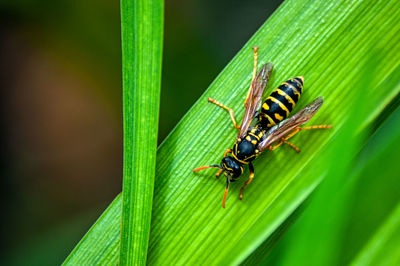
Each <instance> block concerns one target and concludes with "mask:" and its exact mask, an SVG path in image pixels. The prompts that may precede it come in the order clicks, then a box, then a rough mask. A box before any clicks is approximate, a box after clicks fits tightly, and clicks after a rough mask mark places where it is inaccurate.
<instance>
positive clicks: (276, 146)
mask: <svg viewBox="0 0 400 266" xmlns="http://www.w3.org/2000/svg"><path fill="white" fill-rule="evenodd" d="M329 128H332V125H318V126H310V127H298V128H296V129H295V130H293V131H292V132H291V133H290V134H289V135H287V136H286V137H284V138H282V139H281V141H279V142H278V143H277V144H276V145H275V146H271V145H270V146H269V147H268V148H269V149H270V150H271V151H273V150H275V149H276V148H278V147H279V146H280V145H281V144H282V143H285V144H287V145H289V146H290V147H292V148H293V149H295V150H296V151H297V152H300V149H299V148H298V147H297V146H296V145H294V144H293V143H290V142H288V141H287V140H288V139H290V138H292V137H293V136H294V135H296V134H297V133H299V132H300V131H301V130H309V129H329Z"/></svg>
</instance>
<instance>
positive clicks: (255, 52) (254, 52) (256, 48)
mask: <svg viewBox="0 0 400 266" xmlns="http://www.w3.org/2000/svg"><path fill="white" fill-rule="evenodd" d="M257 51H258V47H257V46H254V47H253V54H254V66H253V78H252V79H251V83H250V87H249V91H248V92H247V97H246V101H245V102H244V107H245V108H246V107H247V101H248V100H249V97H250V91H251V85H252V83H253V80H254V79H255V77H256V73H257V61H258V54H257Z"/></svg>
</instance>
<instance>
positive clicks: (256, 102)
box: [193, 47, 332, 208]
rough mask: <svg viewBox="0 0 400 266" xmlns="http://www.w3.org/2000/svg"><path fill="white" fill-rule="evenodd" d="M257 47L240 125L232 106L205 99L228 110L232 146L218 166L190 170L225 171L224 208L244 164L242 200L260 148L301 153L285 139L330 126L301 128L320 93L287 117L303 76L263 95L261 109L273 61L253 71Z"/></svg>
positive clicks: (315, 108)
mask: <svg viewBox="0 0 400 266" xmlns="http://www.w3.org/2000/svg"><path fill="white" fill-rule="evenodd" d="M257 50H258V48H257V47H253V53H254V67H253V79H252V82H251V85H250V88H249V91H248V93H247V98H246V100H245V103H244V106H245V111H244V115H243V119H242V123H241V125H240V126H239V125H237V124H236V120H235V117H234V114H233V110H232V109H231V108H229V107H227V106H225V105H223V104H222V103H220V102H218V101H216V100H214V99H212V98H208V101H209V102H211V103H213V104H216V105H218V106H219V107H222V108H224V109H225V110H227V111H228V112H229V114H230V117H231V120H232V122H233V125H234V127H235V128H236V129H238V130H239V133H238V135H237V137H236V141H235V144H234V145H233V148H232V149H227V150H226V151H225V153H224V157H223V159H222V161H221V164H220V165H218V164H215V165H207V166H203V167H199V168H196V169H194V170H193V172H197V171H200V170H204V169H207V168H210V167H214V168H219V169H220V170H219V171H218V173H217V174H216V176H217V177H219V176H220V175H221V173H222V172H223V173H224V174H225V176H226V188H225V193H224V196H223V199H222V207H223V208H225V201H226V196H227V195H228V190H229V184H230V182H234V181H237V180H238V179H239V178H240V176H241V175H242V174H243V171H244V169H243V167H244V166H245V165H248V167H249V172H250V174H249V179H248V180H246V181H245V182H244V184H243V186H242V187H241V189H240V194H239V199H240V200H242V199H243V191H244V189H245V188H246V186H247V185H248V184H249V183H250V182H251V181H252V180H253V178H254V167H253V164H252V161H253V160H254V159H255V158H257V157H258V156H259V155H260V154H261V153H262V152H263V151H265V150H266V149H269V150H271V151H273V150H275V149H276V148H278V147H279V146H280V145H281V144H287V145H289V146H290V147H291V148H293V149H294V150H296V151H297V152H300V149H299V148H298V147H297V146H296V145H294V144H293V143H291V142H289V141H288V140H289V139H290V138H292V137H293V136H294V135H296V134H297V133H298V132H300V131H302V130H309V129H326V128H332V126H331V125H318V126H309V127H300V126H301V125H303V124H304V123H306V122H307V121H308V120H310V119H311V118H312V117H313V116H314V114H315V113H316V112H317V111H318V110H319V108H320V107H321V106H322V103H323V97H322V96H320V97H318V98H316V99H315V100H314V101H312V102H311V103H309V104H308V105H307V106H305V107H304V108H303V109H301V110H300V111H299V112H297V113H296V114H294V115H293V116H291V117H289V114H290V112H291V111H292V110H293V108H294V107H295V105H296V103H297V102H298V101H299V99H300V96H301V94H302V92H303V84H304V77H302V76H299V77H295V78H292V79H289V80H287V81H285V82H284V83H282V84H281V85H280V86H279V87H278V88H276V89H275V90H274V91H273V92H272V93H271V95H270V96H269V97H267V98H266V100H265V101H264V102H263V104H262V105H261V108H260V103H261V99H262V96H263V93H264V89H265V87H266V85H267V82H268V80H269V78H270V75H271V73H272V70H273V64H272V63H266V64H264V65H263V66H262V67H261V69H260V71H259V72H258V73H257V74H256V72H257V61H258V60H257ZM258 109H259V111H258ZM288 117H289V118H288ZM228 154H231V156H228Z"/></svg>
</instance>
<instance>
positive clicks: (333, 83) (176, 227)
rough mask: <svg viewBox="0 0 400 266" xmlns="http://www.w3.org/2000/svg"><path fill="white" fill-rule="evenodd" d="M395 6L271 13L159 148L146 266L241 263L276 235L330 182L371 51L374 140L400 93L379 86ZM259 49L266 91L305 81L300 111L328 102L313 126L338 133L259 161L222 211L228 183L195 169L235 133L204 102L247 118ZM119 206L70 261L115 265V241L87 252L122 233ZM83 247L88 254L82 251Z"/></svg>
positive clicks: (321, 6) (393, 42) (295, 4)
mask: <svg viewBox="0 0 400 266" xmlns="http://www.w3.org/2000/svg"><path fill="white" fill-rule="evenodd" d="M399 7H400V4H399V3H398V2H397V1H390V2H388V1H329V2H326V1H317V0H308V1H300V0H292V1H287V2H285V3H284V4H283V5H282V6H281V7H280V8H279V9H278V10H277V11H276V12H275V13H274V14H273V16H272V17H271V18H270V19H269V20H268V21H267V22H266V23H265V24H264V25H263V26H262V27H261V28H260V29H259V31H258V32H257V33H256V34H255V35H254V36H253V37H252V38H251V39H250V40H249V42H248V43H247V44H246V45H245V46H244V47H243V49H242V50H241V51H240V52H239V53H238V54H237V55H236V56H235V58H234V59H233V60H232V61H231V62H230V63H229V64H228V66H227V67H226V68H225V69H224V70H223V71H222V72H221V74H220V75H219V76H218V77H217V78H216V80H215V81H214V82H213V83H212V84H211V85H210V87H209V89H208V90H207V92H206V93H205V94H204V95H203V96H202V97H201V98H200V99H199V101H198V102H197V103H196V104H195V105H194V106H193V107H192V108H191V110H190V111H189V112H188V113H187V114H186V116H185V117H184V118H183V119H182V121H181V122H180V123H179V124H178V125H177V126H176V128H175V129H174V130H173V132H172V133H171V134H170V135H169V136H168V137H167V138H166V140H165V141H164V142H163V143H162V145H161V146H160V147H159V149H158V152H157V167H156V180H155V193H154V204H153V214H152V222H151V235H150V246H149V254H148V263H149V264H163V265H165V264H194V263H202V264H237V263H240V262H241V261H243V260H244V259H245V258H246V257H247V256H248V255H249V254H251V253H252V252H253V251H254V250H255V249H256V248H257V247H258V246H259V245H261V244H262V243H263V242H264V241H265V240H266V239H267V238H268V237H269V236H271V235H272V234H273V233H274V232H275V231H276V230H277V228H279V227H280V226H281V225H282V223H283V222H284V221H285V220H286V219H287V218H288V217H289V216H290V215H291V214H292V213H293V212H294V211H295V210H296V208H297V207H298V206H299V205H300V204H302V203H303V201H304V200H305V199H306V198H307V197H308V196H309V195H310V193H311V192H312V191H313V190H314V188H315V187H316V186H317V185H318V184H319V183H320V181H321V180H322V178H323V176H324V175H325V173H326V165H325V161H324V159H323V156H322V155H323V154H324V153H325V151H326V150H327V149H330V148H332V147H333V146H334V145H335V140H336V138H337V136H338V133H339V132H340V131H341V129H342V128H343V125H344V121H345V119H346V118H347V117H348V115H349V110H351V109H352V108H353V107H352V106H353V105H357V104H358V103H357V102H355V99H356V98H357V97H355V96H356V95H357V94H360V93H365V91H364V90H361V89H360V87H359V86H356V85H357V82H358V80H359V77H360V75H362V73H361V72H362V71H361V69H362V66H363V65H364V64H365V61H366V59H367V58H368V55H369V54H370V53H371V51H372V48H376V49H379V50H380V52H381V54H383V56H382V58H381V60H380V61H379V62H377V63H376V69H377V71H376V73H375V77H374V79H373V80H371V84H369V88H370V91H369V92H368V97H369V98H370V101H371V103H373V105H372V106H368V107H369V108H367V109H366V113H365V114H363V117H368V121H367V122H366V123H365V124H363V125H362V126H358V127H357V130H358V131H361V130H364V131H363V132H366V133H368V132H367V130H368V129H369V128H370V127H368V126H369V125H370V124H372V123H376V124H375V125H378V126H379V123H380V122H379V121H377V120H376V119H377V117H379V115H380V113H381V112H382V110H385V107H386V106H387V105H388V104H389V103H390V102H392V101H393V99H394V98H395V96H396V95H397V94H398V93H399V88H390V89H388V88H385V90H380V86H379V84H381V83H382V82H384V81H385V80H386V79H387V78H388V77H389V76H390V75H391V74H393V73H394V72H395V71H398V70H399V69H397V67H398V65H399V62H400V60H399V59H400V54H399V53H398V52H397V51H398V50H399V43H400V42H399V36H398V28H397V24H396V23H397V21H398V10H399ZM254 45H257V46H259V47H260V49H259V65H261V64H263V63H266V62H273V63H274V64H275V70H274V73H273V75H272V78H271V81H270V84H269V85H268V86H267V89H266V91H267V93H270V91H271V90H272V89H273V88H275V87H277V86H278V85H279V84H280V83H281V82H283V81H285V80H286V79H288V78H291V77H294V76H299V75H303V76H304V77H305V88H304V94H303V96H302V99H301V100H300V102H299V104H298V106H297V107H296V108H295V110H294V112H296V111H297V110H299V109H300V108H301V107H303V106H304V105H306V104H307V103H308V102H310V101H311V100H313V99H314V98H316V97H317V96H320V95H322V96H324V97H325V103H324V105H323V106H322V108H321V109H320V111H319V112H318V113H317V114H316V116H315V117H314V118H313V119H312V120H311V121H310V123H308V124H309V125H313V124H333V125H334V129H333V130H329V131H315V132H302V133H301V134H299V135H298V136H296V137H295V138H294V139H293V142H294V143H295V144H296V145H298V146H299V147H300V148H301V149H302V152H301V153H300V154H296V153H295V152H294V151H293V150H292V149H291V148H289V147H285V146H283V147H281V148H279V149H278V150H276V151H274V152H266V153H265V154H264V155H262V156H260V157H259V158H258V159H257V160H256V161H255V165H254V166H255V179H254V181H253V182H252V183H251V184H250V185H249V186H248V188H247V189H246V191H245V194H244V199H243V201H239V200H238V194H239V189H240V187H241V183H242V182H243V181H244V179H246V178H247V176H248V172H247V171H246V172H245V174H244V177H243V178H242V181H239V182H238V183H239V184H237V183H233V184H232V186H231V190H230V194H229V195H228V199H227V209H222V207H221V200H222V195H223V191H224V187H225V181H224V180H215V178H214V177H213V175H214V174H215V171H213V170H212V169H209V170H205V171H204V172H199V174H193V173H192V172H191V170H192V169H194V168H196V167H199V166H202V165H207V164H212V163H219V162H220V160H221V158H222V155H223V152H224V151H225V150H226V149H227V148H230V147H232V144H233V142H234V139H235V136H236V134H237V133H236V131H235V129H234V128H233V127H232V124H231V122H230V119H229V116H228V114H227V112H226V111H224V110H221V108H219V107H217V106H215V105H212V104H210V103H207V97H213V98H214V99H216V100H218V101H220V102H222V103H224V104H225V105H227V106H229V107H232V108H233V109H234V110H235V114H236V116H237V119H238V120H240V119H241V117H242V115H241V113H243V101H244V99H245V96H246V93H247V88H248V86H249V83H250V81H251V74H252V73H251V70H252V55H251V47H252V46H254ZM364 78H365V79H368V78H369V77H364ZM360 145H361V144H360ZM355 150H357V149H355ZM119 200H120V199H119V198H117V199H116V201H117V202H118V201H119ZM114 208H116V207H115V206H111V207H109V208H108V209H107V211H106V213H105V214H104V215H103V216H102V217H100V218H99V220H98V222H97V224H96V225H94V227H93V228H92V229H91V231H90V232H89V233H88V234H87V235H86V236H85V238H84V239H83V240H82V241H81V243H80V244H79V246H78V247H77V248H76V249H75V250H74V251H73V252H72V253H71V255H70V259H71V261H72V259H76V261H79V260H80V259H82V260H85V261H91V262H96V261H98V260H100V259H103V258H107V259H105V260H103V262H105V261H107V262H110V263H111V262H115V256H118V255H117V252H118V251H117V249H116V246H117V245H116V244H115V243H114V241H118V239H113V240H109V241H104V242H98V243H97V244H96V245H92V246H90V244H91V243H93V241H95V239H96V238H99V237H100V236H99V235H98V234H99V233H100V232H102V234H106V233H108V234H112V235H114V234H117V232H118V231H119V219H120V218H121V217H120V216H118V215H116V216H112V215H111V214H110V213H115V212H114V211H115V210H114ZM97 228H100V229H99V230H98V231H96V232H95V229H97ZM87 249H91V252H90V253H85V250H87Z"/></svg>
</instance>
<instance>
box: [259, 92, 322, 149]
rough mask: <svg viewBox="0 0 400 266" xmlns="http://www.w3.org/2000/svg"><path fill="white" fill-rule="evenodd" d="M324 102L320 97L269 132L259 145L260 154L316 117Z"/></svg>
mask: <svg viewBox="0 0 400 266" xmlns="http://www.w3.org/2000/svg"><path fill="white" fill-rule="evenodd" d="M323 102H324V98H323V97H322V96H320V97H318V98H316V99H315V100H314V101H312V102H311V103H309V104H308V105H307V106H306V107H304V108H303V109H301V110H300V111H299V112H297V113H296V114H294V115H293V116H291V117H289V118H288V119H286V120H283V121H282V122H280V123H279V124H277V125H275V126H274V127H272V128H271V129H270V130H268V131H267V133H266V137H265V138H264V139H263V140H262V141H261V142H260V143H259V144H258V150H259V151H260V152H262V151H264V150H265V149H266V148H267V147H268V146H270V145H271V144H272V143H274V142H276V141H279V140H281V138H282V137H284V136H286V135H288V134H289V133H291V132H292V131H293V130H295V129H296V128H297V127H299V126H301V125H302V124H304V123H306V122H307V121H308V120H310V119H311V117H313V116H314V115H315V113H316V112H317V111H318V109H319V108H320V107H321V105H322V103H323Z"/></svg>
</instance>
